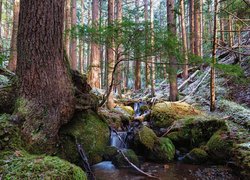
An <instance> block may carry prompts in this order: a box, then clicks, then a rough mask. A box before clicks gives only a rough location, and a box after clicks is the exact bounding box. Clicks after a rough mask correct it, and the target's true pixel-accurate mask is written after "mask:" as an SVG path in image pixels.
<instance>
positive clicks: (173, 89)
mask: <svg viewBox="0 0 250 180" xmlns="http://www.w3.org/2000/svg"><path fill="white" fill-rule="evenodd" d="M174 3H175V1H174V0H167V13H168V14H167V20H168V28H169V31H170V32H171V33H172V35H173V36H176V24H175V9H174ZM176 64H177V61H176V58H175V57H174V56H173V55H170V57H169V82H170V95H169V100H170V101H177V100H178V87H177V65H176Z"/></svg>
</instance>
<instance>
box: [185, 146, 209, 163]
mask: <svg viewBox="0 0 250 180" xmlns="http://www.w3.org/2000/svg"><path fill="white" fill-rule="evenodd" d="M183 160H184V162H186V163H192V164H202V163H204V162H206V161H207V160H208V154H207V152H206V151H204V150H203V149H200V148H194V149H192V150H191V151H190V152H189V153H188V154H187V155H186V156H185V157H184V159H183Z"/></svg>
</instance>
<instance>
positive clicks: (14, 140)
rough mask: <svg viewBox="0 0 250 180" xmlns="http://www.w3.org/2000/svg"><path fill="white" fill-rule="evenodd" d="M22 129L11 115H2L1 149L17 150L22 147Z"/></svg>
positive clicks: (0, 125)
mask: <svg viewBox="0 0 250 180" xmlns="http://www.w3.org/2000/svg"><path fill="white" fill-rule="evenodd" d="M22 144H23V143H22V140H21V136H20V129H19V127H18V126H17V125H15V124H13V123H12V122H11V121H10V115H8V114H3V115H1V116H0V150H3V149H4V150H6V149H8V150H15V149H20V148H21V147H22Z"/></svg>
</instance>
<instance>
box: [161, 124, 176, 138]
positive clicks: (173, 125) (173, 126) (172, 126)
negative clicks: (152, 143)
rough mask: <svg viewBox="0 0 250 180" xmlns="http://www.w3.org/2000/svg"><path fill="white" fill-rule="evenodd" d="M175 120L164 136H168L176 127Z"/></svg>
mask: <svg viewBox="0 0 250 180" xmlns="http://www.w3.org/2000/svg"><path fill="white" fill-rule="evenodd" d="M175 125H176V124H175V122H174V123H173V124H172V125H171V126H170V127H169V128H168V129H167V131H166V132H165V133H164V134H163V135H162V136H161V137H164V136H166V135H167V134H168V133H169V132H170V131H171V130H172V129H173V128H175Z"/></svg>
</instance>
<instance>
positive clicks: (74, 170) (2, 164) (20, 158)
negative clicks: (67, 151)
mask: <svg viewBox="0 0 250 180" xmlns="http://www.w3.org/2000/svg"><path fill="white" fill-rule="evenodd" d="M0 157H1V158H0V174H1V178H3V179H72V180H78V179H82V180H87V176H86V174H85V172H84V171H83V170H82V169H81V168H80V167H78V166H76V165H73V164H70V163H69V162H67V161H64V160H62V159H60V158H58V157H52V156H45V155H30V154H28V153H27V152H25V151H15V152H11V151H4V152H1V153H0Z"/></svg>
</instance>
